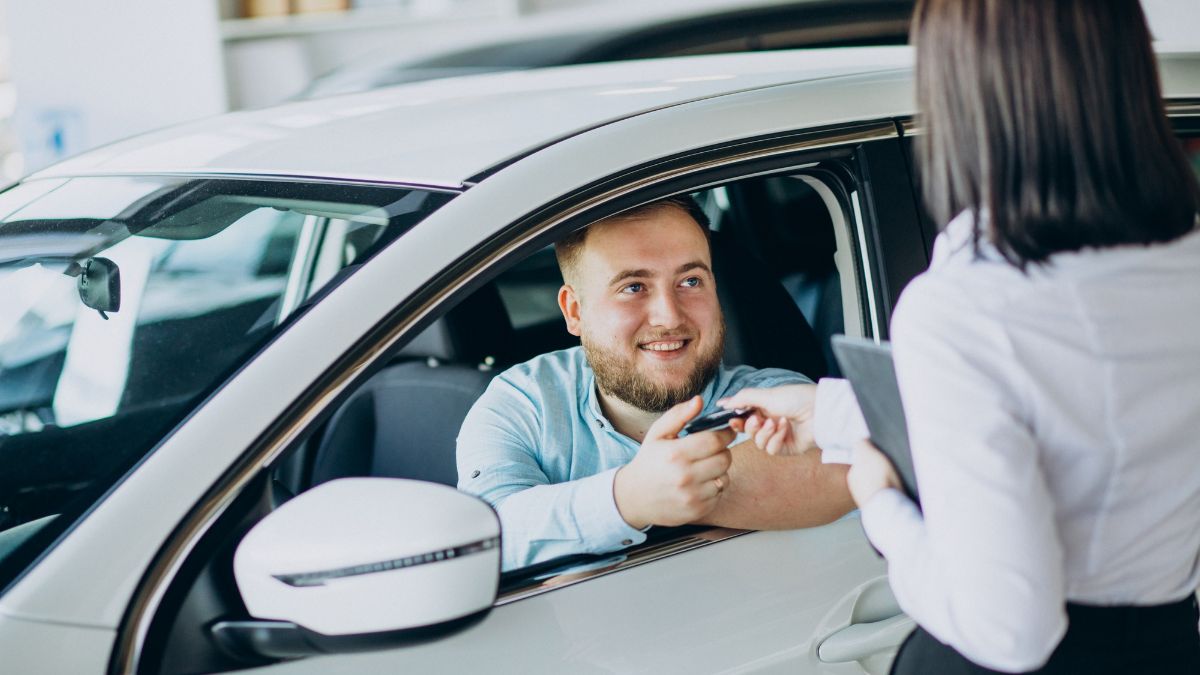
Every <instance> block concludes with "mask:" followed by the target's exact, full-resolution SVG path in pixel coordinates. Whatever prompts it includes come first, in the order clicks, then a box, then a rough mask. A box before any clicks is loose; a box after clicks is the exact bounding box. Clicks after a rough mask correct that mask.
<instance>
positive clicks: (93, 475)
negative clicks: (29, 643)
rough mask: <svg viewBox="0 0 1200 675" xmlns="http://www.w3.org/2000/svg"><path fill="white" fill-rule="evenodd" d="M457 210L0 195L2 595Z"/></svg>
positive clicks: (326, 195) (21, 190)
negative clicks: (249, 364)
mask: <svg viewBox="0 0 1200 675" xmlns="http://www.w3.org/2000/svg"><path fill="white" fill-rule="evenodd" d="M447 199H448V195H446V194H440V193H432V192H424V191H414V190H406V189H396V188H381V187H364V186H344V185H333V184H327V185H322V184H307V185H302V184H296V183H288V182H282V181H281V182H271V181H251V180H225V179H189V178H165V177H153V176H147V177H110V178H76V179H70V180H41V181H30V182H27V183H24V184H21V185H18V186H16V187H14V188H12V189H11V190H8V191H6V192H4V193H3V194H0V216H3V223H2V224H0V251H3V253H2V254H0V586H4V585H5V584H6V583H7V581H9V580H11V579H12V578H13V576H14V575H15V574H18V573H19V572H20V570H21V569H22V568H23V566H24V565H25V564H26V563H27V562H28V561H29V560H30V559H31V558H32V557H33V556H34V555H36V554H37V553H38V552H39V551H40V550H41V549H42V548H44V547H45V546H47V545H49V542H50V541H51V539H52V535H53V533H54V531H56V530H61V529H63V528H65V527H67V526H68V525H69V524H70V522H71V521H72V520H73V519H74V518H75V517H77V516H78V515H79V514H80V513H82V512H83V511H84V510H86V509H87V508H88V507H89V506H90V505H91V504H92V503H93V502H94V501H95V500H96V499H97V498H98V497H99V496H100V495H102V494H103V493H104V492H105V491H106V490H107V489H108V488H109V487H110V486H111V485H112V484H113V483H114V482H115V481H117V480H118V479H119V477H120V476H121V475H123V474H124V472H125V471H127V470H128V469H129V468H130V467H131V466H132V465H133V464H134V463H135V462H137V461H138V460H139V459H141V458H142V457H144V456H145V455H146V454H147V453H148V452H149V451H150V450H151V449H152V448H153V447H155V446H156V445H157V443H158V442H159V441H160V440H161V439H162V438H163V437H164V435H165V434H166V433H167V432H168V431H169V430H170V429H171V428H172V427H174V425H175V424H177V423H178V422H179V421H180V419H182V418H183V416H184V415H186V414H187V413H188V412H189V411H190V410H192V409H193V408H194V407H195V406H196V405H197V403H198V402H199V401H201V400H202V399H203V397H204V396H206V395H207V394H208V393H209V392H211V391H212V390H213V389H214V388H215V387H216V386H218V385H219V384H220V383H221V382H222V381H223V380H224V379H225V377H226V376H227V375H228V374H229V373H231V372H232V371H233V370H235V369H236V368H238V367H239V366H240V365H241V364H242V363H243V362H244V361H245V360H246V359H247V358H248V357H249V356H251V355H252V354H253V353H254V352H255V351H256V349H257V348H258V347H260V346H261V345H263V344H264V343H265V341H267V340H269V339H270V337H271V336H272V335H273V334H274V333H275V331H276V329H277V328H278V327H279V326H280V325H281V324H283V323H284V322H285V320H286V319H287V318H288V317H289V316H291V315H292V314H294V313H295V312H297V311H298V310H300V309H302V308H303V307H304V304H305V302H311V301H312V299H313V296H314V295H315V294H317V293H318V292H319V291H320V290H321V288H322V287H323V286H325V285H327V284H328V283H329V282H330V281H331V280H333V279H335V278H336V275H337V273H338V272H339V271H341V270H343V269H347V268H350V269H352V268H353V267H354V266H355V265H356V264H357V263H360V262H362V261H363V260H365V259H366V257H368V256H369V255H370V254H371V253H372V252H373V251H374V250H376V249H377V248H378V247H380V246H382V245H384V244H385V243H386V242H388V241H390V240H392V239H394V238H395V237H396V236H398V235H399V234H401V233H402V232H403V231H405V230H406V229H408V228H409V227H411V226H412V225H413V224H414V223H416V222H418V221H419V220H420V219H422V218H423V217H424V216H426V215H428V214H429V213H430V212H432V211H433V210H434V209H435V208H437V207H438V206H439V205H441V204H443V203H445V201H446V200H447ZM322 251H324V256H323V255H322ZM47 526H49V527H47ZM35 535H36V536H35ZM18 554H19V555H18Z"/></svg>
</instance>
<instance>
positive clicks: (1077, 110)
mask: <svg viewBox="0 0 1200 675" xmlns="http://www.w3.org/2000/svg"><path fill="white" fill-rule="evenodd" d="M913 38H914V41H915V44H916V48H917V66H916V80H917V96H918V106H919V109H920V117H919V120H918V121H919V123H920V124H919V126H922V127H923V128H924V130H925V133H924V134H923V135H921V136H919V137H918V142H919V155H918V159H919V172H920V178H921V183H922V186H923V190H924V196H925V201H926V204H927V206H928V207H929V209H930V211H931V213H932V214H933V215H934V217H935V218H937V219H938V221H939V222H946V221H950V222H949V224H948V225H947V226H946V228H945V229H944V231H943V232H942V234H941V235H940V236H939V238H938V241H937V243H936V245H935V252H934V260H933V263H932V264H931V266H930V269H929V270H928V271H927V272H926V273H924V274H922V275H921V276H920V277H918V278H917V279H916V280H914V281H913V282H912V283H911V284H910V285H909V287H908V288H907V289H905V291H904V294H903V296H902V298H901V300H900V302H899V305H898V306H897V308H896V310H895V313H894V316H893V320H892V327H891V337H892V340H893V346H894V358H895V363H896V371H897V377H898V380H899V382H900V387H901V393H902V396H903V398H904V404H905V407H906V411H907V413H906V414H907V417H908V428H909V435H910V440H911V445H912V451H913V457H914V464H915V467H916V473H917V481H918V483H919V484H920V489H921V496H922V510H918V509H917V508H916V506H915V505H914V504H913V503H912V502H910V501H909V500H908V499H907V498H906V497H905V496H904V495H903V493H901V492H900V491H898V490H897V489H896V487H897V486H898V481H897V479H896V476H895V473H894V471H893V470H892V469H891V466H890V465H889V464H888V462H887V460H886V459H885V458H884V457H883V456H882V455H881V454H880V453H879V452H878V451H877V450H876V449H874V447H872V446H870V445H869V444H864V445H861V446H860V447H859V448H858V449H857V452H856V456H855V459H854V463H853V468H852V469H851V471H850V474H849V477H848V481H849V487H850V491H851V493H852V495H853V497H854V499H855V501H856V503H857V504H858V505H859V508H860V509H861V511H862V521H863V526H864V528H865V530H866V532H867V535H868V537H869V538H870V539H871V541H872V543H873V544H874V545H875V546H876V548H877V549H878V550H879V551H880V552H881V553H883V554H884V555H885V556H886V557H887V558H888V562H889V575H890V580H891V584H892V587H893V589H894V590H895V593H896V597H897V599H898V600H899V602H900V606H901V607H902V608H904V610H905V611H906V612H907V613H908V614H909V615H910V616H911V617H913V618H914V619H915V620H916V622H917V624H918V625H919V626H920V628H918V629H917V630H916V631H915V632H914V633H913V635H912V636H910V637H909V639H908V640H907V641H906V642H905V644H904V646H903V647H902V648H901V650H900V652H899V654H898V656H897V658H896V661H895V665H894V667H893V668H894V670H893V672H898V673H939V674H940V673H960V672H961V673H975V672H992V671H989V670H988V669H989V668H990V669H994V670H999V671H1004V672H1021V671H1030V670H1035V669H1041V670H1038V672H1046V673H1051V672H1053V673H1101V672H1114V673H1192V674H1195V673H1200V633H1198V631H1197V620H1198V618H1197V608H1196V600H1195V595H1194V593H1195V591H1196V588H1197V585H1198V584H1200V335H1198V333H1200V234H1198V233H1197V216H1196V212H1197V206H1198V204H1200V197H1198V189H1197V185H1196V179H1195V177H1194V176H1193V175H1192V173H1191V169H1190V167H1189V165H1188V163H1187V161H1186V159H1185V156H1184V154H1183V152H1182V150H1181V148H1180V145H1179V143H1178V141H1177V140H1176V139H1175V137H1174V135H1173V133H1172V131H1171V129H1170V127H1169V125H1168V123H1167V121H1166V118H1165V116H1164V112H1163V108H1162V96H1161V92H1160V87H1159V84H1158V77H1157V71H1156V68H1155V59H1154V55H1153V52H1152V50H1151V47H1150V36H1149V33H1148V30H1147V28H1146V22H1145V18H1144V16H1143V15H1142V12H1141V8H1140V6H1139V4H1138V2H1137V0H1111V1H1106V2H1097V1H1096V0H924V1H922V2H919V3H918V4H917V8H916V10H915V17H914V23H913ZM824 385H825V383H822V386H824ZM817 391H818V392H819V391H820V389H819V388H818V390H817ZM812 396H813V390H812V388H811V386H810V387H808V388H804V387H789V388H780V389H775V390H746V391H743V392H741V393H739V394H738V395H737V396H736V397H734V398H732V399H730V400H729V401H728V404H729V405H731V406H741V405H751V406H753V407H756V408H757V409H758V413H757V414H756V415H755V416H753V417H751V418H750V419H749V420H747V422H746V425H745V427H746V431H748V432H750V433H751V434H753V435H754V436H755V440H756V442H757V443H758V445H759V446H760V447H763V448H766V449H768V450H769V451H782V452H788V451H793V452H799V451H802V450H804V449H805V446H806V445H808V441H806V440H805V438H806V437H808V438H811V434H812V430H811V429H810V425H809V424H808V422H807V420H806V418H807V417H808V416H809V415H810V414H812V413H813V405H812V403H811V399H812ZM820 396H821V395H820V394H819V393H818V394H817V399H818V400H817V402H816V404H815V419H816V421H815V424H814V425H813V426H815V428H816V432H817V442H818V444H823V442H822V440H821V418H822V415H823V414H824V413H823V412H822V403H821V400H820Z"/></svg>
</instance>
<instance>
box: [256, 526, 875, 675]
mask: <svg viewBox="0 0 1200 675" xmlns="http://www.w3.org/2000/svg"><path fill="white" fill-rule="evenodd" d="M885 573H886V569H885V565H884V562H883V560H882V559H881V558H879V557H877V556H875V555H874V554H873V553H872V552H871V551H870V547H869V546H868V545H867V543H866V540H865V539H864V538H863V536H862V532H861V524H860V522H859V520H858V518H857V514H852V515H851V516H850V517H847V518H843V519H842V520H839V521H837V522H835V523H832V524H830V525H826V526H824V527H819V528H812V529H806V530H791V531H782V532H755V533H751V534H747V535H743V536H740V537H735V538H733V539H729V540H726V541H722V542H719V543H716V544H712V545H710V546H706V547H703V548H700V549H696V550H694V551H690V552H688V553H687V554H681V555H675V556H671V557H668V558H664V559H662V560H656V561H654V562H651V563H648V564H645V565H641V566H639V567H635V568H632V569H629V570H625V571H622V572H620V573H619V574H613V575H609V576H604V577H600V578H596V579H590V580H588V581H586V582H583V583H579V584H576V585H574V586H570V587H567V588H562V589H557V590H554V591H552V592H549V593H547V594H545V595H541V596H535V597H534V598H530V599H527V600H521V601H517V602H513V603H511V604H507V605H502V606H500V607H497V608H496V609H494V610H492V613H491V614H490V615H489V616H488V618H487V619H485V620H484V621H483V622H481V623H480V624H478V625H477V626H475V627H473V628H471V629H469V630H467V631H464V632H463V633H460V634H458V635H455V636H452V637H449V638H446V639H443V640H439V641H436V642H431V643H428V644H425V645H420V646H415V647H406V648H402V649H394V650H385V651H378V652H372V653H364V654H354V655H339V656H336V657H317V658H312V659H305V660H302V661H296V662H292V663H283V664H278V665H275V666H269V667H265V668H261V669H252V670H249V671H246V672H249V673H263V675H267V674H268V673H270V674H271V675H276V674H278V675H308V674H309V673H313V674H316V673H329V674H334V673H376V672H400V671H403V672H484V671H496V670H501V671H513V672H515V670H514V667H515V666H517V664H520V666H519V670H521V671H523V672H564V671H570V672H579V673H612V672H621V673H637V672H644V673H696V672H763V673H771V672H780V673H783V672H787V673H795V672H813V673H816V672H822V673H831V674H832V673H839V672H859V673H861V672H862V671H861V670H857V669H855V670H849V668H852V667H854V668H856V666H854V664H839V665H827V664H822V663H820V662H819V661H818V660H817V657H816V648H817V644H818V642H819V640H820V639H821V638H823V637H824V636H825V635H826V634H828V632H831V631H832V630H835V629H836V628H840V627H842V626H844V625H846V623H847V622H848V621H849V618H850V616H849V615H850V611H849V605H850V604H851V603H850V602H847V601H852V600H853V598H854V597H855V596H856V595H857V593H858V591H859V590H860V589H861V588H862V587H863V586H864V585H866V584H869V583H870V580H874V579H882V578H883V575H884V574H885ZM814 578H820V579H822V583H819V584H818V583H812V580H813V579H814ZM663 579H670V580H671V583H669V584H665V583H663ZM864 580H868V581H866V582H864ZM826 581H827V582H828V583H826ZM663 607H670V608H671V612H670V616H671V619H672V620H671V621H670V622H664V621H662V620H661V617H662V613H661V608H663ZM813 626H816V627H817V629H816V630H815V631H814V630H812V627H813ZM481 644H485V645H487V649H479V648H478V647H477V646H476V645H481ZM614 644H618V645H622V648H621V649H613V648H612V645H614Z"/></svg>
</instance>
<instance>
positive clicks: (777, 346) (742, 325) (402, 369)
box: [146, 175, 864, 673]
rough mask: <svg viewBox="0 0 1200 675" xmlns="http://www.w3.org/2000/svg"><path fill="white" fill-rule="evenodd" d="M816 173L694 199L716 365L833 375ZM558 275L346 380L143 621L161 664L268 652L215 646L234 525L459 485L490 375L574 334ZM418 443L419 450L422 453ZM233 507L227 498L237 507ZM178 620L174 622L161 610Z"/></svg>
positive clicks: (530, 581)
mask: <svg viewBox="0 0 1200 675" xmlns="http://www.w3.org/2000/svg"><path fill="white" fill-rule="evenodd" d="M823 185H824V184H823V183H822V181H821V180H820V179H818V178H816V177H814V175H806V176H790V175H777V176H767V177H757V178H750V179H743V180H740V181H737V182H734V183H728V184H725V185H722V186H718V187H715V188H709V189H706V190H704V191H701V192H697V193H693V196H694V197H695V198H696V199H697V201H698V202H699V203H700V204H701V206H702V208H704V209H705V211H706V213H707V214H708V215H709V217H710V221H711V229H712V237H711V241H712V250H713V266H714V275H715V277H716V279H717V289H718V296H719V299H720V301H721V305H722V308H723V311H724V313H725V319H726V324H727V329H726V331H727V336H726V341H727V342H726V349H725V362H726V364H727V365H736V364H748V365H751V366H755V367H780V368H787V369H791V370H795V371H798V372H801V373H804V374H806V375H808V376H809V377H810V378H812V379H814V380H815V379H817V378H820V377H823V376H826V375H829V374H836V372H837V371H836V368H835V367H834V365H833V363H832V359H831V358H830V356H829V354H830V352H829V339H830V337H831V336H832V335H834V334H836V333H842V332H847V333H851V334H862V331H863V330H864V329H863V325H864V322H863V317H862V313H861V310H860V309H859V307H861V306H863V303H862V302H861V300H860V298H859V297H858V295H859V293H860V291H859V289H860V288H861V284H860V282H859V281H858V279H859V276H860V273H859V270H858V267H857V262H856V261H855V256H854V254H853V252H852V250H853V248H854V247H853V245H851V243H850V242H852V241H853V238H852V236H851V235H850V231H849V227H848V226H847V224H846V223H847V222H848V221H847V218H846V216H845V213H846V211H845V208H844V206H843V205H842V204H841V202H840V200H838V199H837V198H835V197H834V195H833V193H832V192H831V191H830V190H828V189H823ZM561 283H562V278H561V275H560V273H559V270H558V265H557V262H556V260H555V257H554V251H553V247H552V246H548V247H545V248H542V249H539V250H537V251H535V252H534V253H533V254H531V255H528V256H527V257H525V258H524V259H522V260H520V261H518V262H516V263H515V264H513V265H512V266H510V267H508V268H507V269H505V270H504V271H502V272H501V273H500V274H499V275H498V276H496V277H495V278H493V279H492V280H491V281H489V282H487V283H485V284H484V285H482V286H481V287H479V288H478V289H477V290H476V291H474V292H473V293H472V294H470V295H468V296H467V297H465V298H464V299H462V300H461V301H459V302H458V303H457V304H456V305H455V306H453V307H452V308H450V309H449V310H448V311H446V312H445V313H444V314H442V315H441V316H440V317H439V318H437V319H436V320H435V321H434V322H433V323H431V324H430V325H429V326H428V327H427V328H425V329H424V330H423V331H422V332H420V333H419V334H418V335H417V336H415V337H414V338H413V339H411V340H409V341H408V342H407V343H406V344H403V345H402V346H401V347H400V348H399V349H398V351H396V352H395V353H394V355H392V357H391V358H390V360H389V361H388V363H387V364H386V365H385V366H383V367H382V368H381V369H379V370H378V371H376V372H374V374H373V375H371V376H370V377H369V378H368V379H367V380H366V381H365V382H363V384H361V385H360V386H358V387H357V388H355V389H354V390H353V391H352V392H351V393H350V394H349V395H348V396H346V397H345V398H344V401H343V402H342V403H340V405H339V406H338V407H337V408H336V409H335V410H334V411H333V413H332V414H331V415H329V416H328V418H327V420H326V421H325V422H324V423H323V424H321V425H320V426H319V428H318V429H316V430H315V431H314V432H313V433H310V434H309V436H308V437H307V438H306V439H304V440H303V441H301V442H300V444H299V445H298V446H297V447H296V448H295V450H294V451H293V452H291V453H290V454H289V455H288V456H286V457H285V458H283V460H282V461H281V462H280V463H279V464H278V465H277V466H276V468H275V470H274V471H272V472H271V474H270V475H269V476H266V475H264V477H263V481H266V482H265V483H263V484H260V485H259V489H255V488H250V489H247V490H245V491H244V493H243V497H241V498H240V499H242V500H243V502H244V503H243V504H242V506H241V507H240V508H239V509H236V510H238V511H239V512H240V513H241V514H242V515H241V519H242V520H241V522H240V524H239V525H237V526H236V527H235V536H228V535H227V536H224V537H222V538H220V539H214V538H209V537H206V538H205V539H204V541H203V542H202V544H201V546H202V547H205V548H207V549H208V550H207V551H206V552H203V553H202V554H199V557H200V558H202V559H205V560H207V561H208V562H207V564H205V565H204V566H203V568H195V569H187V570H184V571H183V572H181V574H180V576H179V577H178V578H177V579H176V583H174V584H173V585H172V587H171V589H170V590H169V591H168V596H167V597H166V598H165V600H164V608H166V607H173V608H174V609H171V610H168V611H162V612H159V614H158V617H159V618H157V619H156V620H155V624H153V625H152V626H151V631H153V632H158V633H159V634H161V633H164V632H165V633H167V635H166V636H164V637H165V639H160V640H154V641H150V642H151V643H154V644H156V645H160V646H159V647H156V649H155V653H148V654H147V655H146V663H147V664H148V665H149V664H153V665H151V666H150V667H151V668H152V669H154V671H155V672H164V673H186V672H207V671H212V670H222V669H230V668H237V667H245V666H248V665H254V664H255V663H261V662H262V659H261V658H259V657H255V656H254V655H251V654H244V653H242V654H237V653H235V652H236V650H234V649H233V648H231V647H230V646H229V645H225V646H224V647H222V648H217V649H214V638H213V636H212V634H211V631H210V627H211V626H212V625H213V621H214V620H216V619H218V618H229V617H248V612H247V611H246V609H245V607H244V606H243V605H242V603H241V601H240V599H239V595H238V593H237V590H236V585H235V583H234V581H233V578H232V569H231V568H232V564H231V560H232V555H233V551H234V550H235V548H236V544H237V542H238V541H239V540H240V538H241V534H240V533H242V532H244V531H245V530H246V529H248V528H249V527H250V526H251V525H253V523H255V522H257V520H258V519H260V518H261V517H262V516H263V515H265V514H266V513H267V512H269V511H270V510H272V509H273V508H275V507H276V506H278V505H279V504H280V503H282V502H283V501H286V500H287V499H289V498H290V497H291V496H292V495H293V494H297V493H299V492H303V491H305V490H307V489H309V488H311V487H314V486H316V485H320V484H322V483H325V482H328V481H331V480H334V479H337V478H342V477H350V476H380V477H393V478H408V479H417V480H423V481H431V482H435V483H441V484H444V485H449V486H455V485H456V484H457V473H456V466H455V439H456V436H457V434H458V429H459V426H460V425H461V423H462V420H463V418H464V417H465V416H466V414H467V411H468V410H469V409H470V407H471V406H472V405H473V404H474V402H475V400H476V399H477V398H478V397H479V396H480V395H481V394H482V393H483V391H484V389H486V387H487V386H488V383H489V382H490V381H491V379H492V377H494V376H495V375H496V374H498V373H500V372H502V371H503V370H505V369H506V368H508V367H509V366H512V365H514V364H517V363H521V362H523V361H525V360H528V359H530V358H532V357H534V356H537V355H538V354H542V353H545V352H548V351H553V350H557V349H563V348H567V347H571V346H573V345H575V344H578V339H577V338H575V337H574V336H572V335H570V334H569V333H567V331H566V329H565V325H564V322H563V319H562V316H561V314H560V312H559V309H558V306H557V303H556V300H555V296H556V293H557V291H558V288H559V286H560V285H561ZM418 449H419V450H418ZM233 510H235V509H231V511H233ZM707 529H709V528H704V527H700V526H693V527H683V528H655V530H656V531H655V532H654V536H653V537H651V539H650V540H649V541H647V542H646V543H645V544H643V545H641V547H642V548H645V547H649V546H655V545H662V544H663V542H668V541H671V540H672V539H676V540H677V539H679V538H680V537H685V536H691V535H695V534H697V533H698V532H700V531H703V530H707ZM600 558H603V556H595V555H590V554H581V555H578V556H568V557H567V559H558V560H552V561H548V562H547V563H539V564H537V565H533V566H530V567H527V568H524V569H521V570H515V571H510V572H506V573H505V574H504V575H502V577H501V593H502V594H503V593H505V592H514V591H516V592H519V591H520V590H521V589H528V588H530V587H531V586H534V587H536V586H537V585H538V584H540V583H541V581H542V580H544V579H545V578H547V576H554V575H556V574H564V575H565V574H566V573H568V571H570V572H579V570H580V567H579V566H580V565H581V564H588V563H590V564H591V565H592V566H596V565H597V563H598V562H603V561H602V560H599V559H600ZM167 617H171V618H169V619H168V618H167Z"/></svg>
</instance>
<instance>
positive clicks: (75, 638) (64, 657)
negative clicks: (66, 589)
mask: <svg viewBox="0 0 1200 675" xmlns="http://www.w3.org/2000/svg"><path fill="white" fill-rule="evenodd" d="M114 635H115V631H114V630H113V629H111V628H92V627H88V626H73V625H71V624H66V623H59V622H53V621H51V622H45V621H31V620H28V619H24V618H21V617H17V616H11V615H6V614H4V613H3V612H0V654H3V655H4V667H3V670H4V672H5V673H98V672H101V670H102V669H103V668H104V666H105V665H106V664H107V663H108V657H109V654H110V653H111V652H112V643H113V637H114ZM30 645H38V647H39V648H37V649H30V648H29V646H30Z"/></svg>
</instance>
